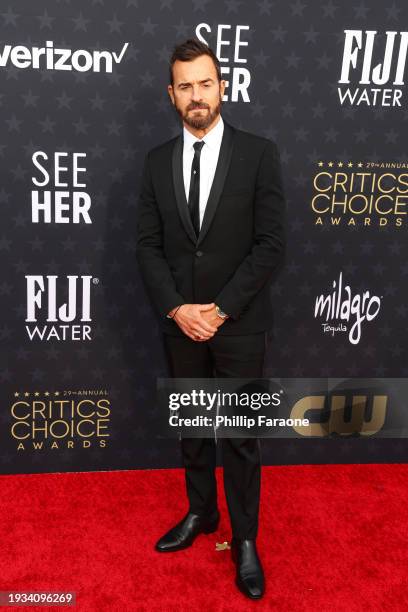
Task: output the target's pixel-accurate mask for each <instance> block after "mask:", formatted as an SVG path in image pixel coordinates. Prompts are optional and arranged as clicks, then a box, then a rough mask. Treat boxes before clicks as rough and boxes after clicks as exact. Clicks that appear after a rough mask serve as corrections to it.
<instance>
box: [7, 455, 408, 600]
mask: <svg viewBox="0 0 408 612" xmlns="http://www.w3.org/2000/svg"><path fill="white" fill-rule="evenodd" d="M218 477H219V481H218V482H219V491H220V492H221V495H220V508H221V512H222V522H221V524H220V529H219V531H218V532H217V533H215V534H211V535H209V536H199V538H198V539H197V540H196V542H195V543H194V545H193V547H192V548H190V549H187V550H184V551H179V552H177V553H173V554H167V555H166V554H159V553H156V552H154V550H153V544H154V542H155V541H156V539H157V538H158V537H159V536H160V535H162V534H163V532H164V531H165V530H167V528H169V527H170V526H172V525H173V523H174V522H175V521H176V520H179V519H180V518H181V517H182V516H183V514H184V512H185V510H186V502H185V493H184V477H183V472H182V471H181V470H149V471H130V472H98V473H75V474H39V475H21V476H1V477H0V478H1V494H0V504H1V505H0V511H1V546H2V554H1V556H0V581H1V583H0V590H3V591H4V590H24V589H25V590H35V589H38V590H40V589H43V590H53V589H54V590H57V591H61V590H72V591H76V593H77V606H76V608H56V607H52V608H39V607H31V608H18V609H22V610H42V609H52V610H61V609H68V610H69V609H76V610H79V611H81V612H82V611H85V612H88V611H93V610H95V611H98V612H104V611H118V612H119V611H121V612H125V611H126V612H127V611H132V610H146V611H147V610H149V611H150V610H163V611H165V612H173V611H187V610H188V611H190V610H191V611H194V610H203V609H207V610H210V611H213V610H214V611H218V610H219V611H226V610H231V611H232V610H234V612H235V611H238V612H239V611H241V610H242V611H243V610H248V609H252V608H253V609H258V610H276V611H278V612H282V611H286V610H290V611H291V612H300V611H302V610H307V611H313V612H315V611H319V612H329V611H330V612H332V611H335V612H338V611H341V612H343V611H344V612H354V611H364V612H367V611H377V610H378V611H380V610H381V611H388V610H389V611H392V612H397V611H400V610H401V611H402V610H404V611H405V610H407V609H408V587H407V568H408V527H407V508H408V488H407V478H408V466H407V465H405V464H404V465H402V464H393V465H323V466H315V465H314V466H312V465H306V466H287V467H268V468H263V480H262V504H261V516H260V525H261V527H260V532H259V537H258V549H259V552H260V555H261V558H262V560H263V564H264V568H265V573H266V578H267V592H266V594H265V597H264V598H263V599H262V600H260V601H255V602H252V601H250V600H247V599H246V598H245V597H244V596H243V595H241V594H240V593H239V591H237V590H236V588H235V586H234V584H233V577H234V567H233V565H232V562H231V560H230V554H229V551H228V550H226V551H221V552H216V551H215V543H216V542H217V541H218V542H222V541H224V540H227V539H229V538H230V531H229V521H228V516H227V512H226V507H225V500H224V495H223V490H222V486H221V483H222V480H221V477H222V473H221V471H219V474H218ZM10 609H11V608H10ZM13 609H15V610H17V608H13Z"/></svg>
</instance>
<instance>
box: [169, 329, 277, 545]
mask: <svg viewBox="0 0 408 612" xmlns="http://www.w3.org/2000/svg"><path fill="white" fill-rule="evenodd" d="M163 338H164V347H165V352H166V355H167V359H168V362H169V368H170V374H171V376H172V377H174V378H211V377H213V376H216V377H219V378H229V377H232V378H262V376H263V368H264V358H265V350H266V338H267V334H266V332H260V333H256V334H248V335H242V336H241V335H240V336H223V335H217V334H215V336H213V337H212V338H211V339H210V340H207V341H206V342H194V340H191V339H190V338H188V337H187V336H171V335H168V334H164V335H163ZM219 440H220V442H221V447H222V461H223V466H224V489H225V496H226V499H227V504H228V510H229V514H230V520H231V527H232V534H233V536H234V537H235V538H241V539H255V538H256V535H257V531H258V512H259V496H260V486H261V453H260V441H259V439H257V438H219ZM181 449H182V457H183V464H184V467H185V477H186V488H187V496H188V500H189V504H190V507H189V510H190V512H194V514H198V515H201V516H210V515H212V514H213V513H214V511H215V510H216V508H217V486H216V480H215V467H216V444H215V439H214V438H182V439H181Z"/></svg>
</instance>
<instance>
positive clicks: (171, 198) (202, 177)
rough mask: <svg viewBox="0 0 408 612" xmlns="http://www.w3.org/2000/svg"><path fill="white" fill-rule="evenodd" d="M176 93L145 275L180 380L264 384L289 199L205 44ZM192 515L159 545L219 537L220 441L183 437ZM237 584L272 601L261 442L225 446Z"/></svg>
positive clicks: (149, 164) (176, 81) (150, 198)
mask: <svg viewBox="0 0 408 612" xmlns="http://www.w3.org/2000/svg"><path fill="white" fill-rule="evenodd" d="M170 81H171V84H170V85H169V86H168V93H169V95H170V98H171V101H172V103H173V105H174V106H175V108H176V110H177V112H178V113H179V115H180V116H181V118H182V120H183V132H182V133H181V134H180V135H179V136H177V137H176V138H173V139H171V140H169V141H168V142H165V143H164V144H162V145H160V146H157V147H155V148H154V149H152V150H151V151H150V152H149V153H148V154H147V156H146V159H145V164H144V168H143V174H142V184H141V192H140V201H139V210H138V224H137V233H138V246H137V254H138V260H139V266H140V270H141V273H142V277H143V280H144V283H145V285H146V289H147V291H148V293H149V295H150V298H151V300H152V302H153V305H154V307H155V309H156V311H157V314H158V317H159V320H160V323H161V328H162V331H163V332H164V333H163V340H164V346H165V351H166V354H167V358H168V362H169V366H170V371H171V375H172V376H173V377H178V378H207V377H212V376H214V375H216V376H217V377H236V378H252V377H253V378H260V377H262V375H263V364H264V355H265V348H266V332H267V330H268V329H270V328H271V325H272V308H271V299H270V285H271V281H272V275H273V274H274V272H275V271H276V270H277V268H278V267H279V266H280V264H281V263H282V260H283V253H284V244H285V222H284V217H285V214H284V213H285V200H284V195H283V188H282V179H281V172H280V162H279V154H278V151H277V147H276V144H275V143H274V142H273V141H271V140H268V139H266V138H263V137H260V136H256V135H254V134H250V133H248V132H245V131H242V130H239V129H236V128H234V127H233V126H232V125H230V124H229V123H228V122H226V121H225V120H223V118H222V117H221V114H220V109H221V104H222V96H223V94H224V89H225V85H226V83H225V81H223V80H222V79H221V71H220V64H219V61H218V59H217V57H216V55H215V54H214V52H213V51H212V50H211V49H210V47H208V46H207V45H205V44H203V43H201V42H200V41H198V40H196V39H189V40H187V41H186V42H185V43H183V44H181V45H178V46H176V47H175V49H174V52H173V55H172V57H171V60H170ZM181 447H182V456H183V463H184V466H185V475H186V488H187V496H188V501H189V510H188V512H187V514H186V516H185V517H184V518H183V519H182V520H181V521H180V522H179V523H177V524H176V525H175V527H173V528H172V529H170V531H169V532H168V533H166V534H165V535H164V536H163V537H162V538H160V540H159V541H158V542H157V544H156V550H158V551H160V552H172V551H176V550H180V549H182V548H186V547H187V546H190V545H191V544H192V543H193V541H194V539H195V538H196V537H197V535H198V534H200V533H211V532H213V531H215V530H216V529H217V526H218V521H219V513H218V508H217V490H216V480H215V466H216V444H215V440H214V439H213V438H206V439H202V438H182V439H181ZM222 455H223V466H224V488H225V494H226V499H227V504H228V510H229V514H230V519H231V526H232V535H233V537H232V541H231V549H232V557H233V559H234V561H235V563H236V567H237V573H236V583H237V586H238V587H239V588H240V589H241V591H242V592H243V593H244V594H245V595H247V596H248V597H251V598H260V597H262V595H263V593H264V575H263V570H262V565H261V562H260V559H259V556H258V553H257V549H256V545H255V539H256V535H257V531H258V510H259V494H260V476H261V459H260V445H259V440H258V439H256V438H231V439H225V438H224V439H222Z"/></svg>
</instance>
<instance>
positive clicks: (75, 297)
mask: <svg viewBox="0 0 408 612" xmlns="http://www.w3.org/2000/svg"><path fill="white" fill-rule="evenodd" d="M25 278H26V289H27V316H26V323H27V324H28V325H26V331H27V334H28V337H29V339H30V340H35V339H38V340H40V341H45V342H48V341H49V340H52V339H55V340H59V341H61V340H92V338H91V325H89V323H91V321H92V319H91V286H92V283H91V280H92V281H93V284H94V285H96V284H98V282H99V279H97V278H92V276H74V275H72V276H66V277H63V278H62V279H61V278H59V277H58V276H54V275H49V276H42V275H26V277H25ZM64 293H65V295H66V294H67V295H68V298H67V300H66V302H64V303H62V304H61V301H62V300H63V299H64ZM58 298H59V300H60V301H58Z"/></svg>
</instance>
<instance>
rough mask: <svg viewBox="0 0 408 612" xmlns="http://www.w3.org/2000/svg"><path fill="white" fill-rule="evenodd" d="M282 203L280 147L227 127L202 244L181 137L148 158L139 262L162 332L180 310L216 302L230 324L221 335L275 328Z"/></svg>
mask: <svg viewBox="0 0 408 612" xmlns="http://www.w3.org/2000/svg"><path fill="white" fill-rule="evenodd" d="M285 208H286V205H285V199H284V194H283V187H282V178H281V169H280V161H279V154H278V150H277V146H276V144H275V143H274V142H273V141H272V140H269V139H267V138H263V137H261V136H256V135H254V134H250V133H248V132H245V131H243V130H239V129H236V128H234V127H233V126H231V125H230V124H229V123H227V122H226V121H225V120H224V133H223V138H222V143H221V148H220V153H219V157H218V163H217V168H216V172H215V176H214V180H213V184H212V187H211V190H210V194H209V197H208V201H207V206H206V210H205V214H204V219H203V222H202V226H201V230H200V235H199V237H198V240H197V239H196V237H195V233H194V229H193V226H192V223H191V219H190V213H189V210H188V206H187V200H186V195H185V190H184V181H183V133H181V134H180V135H179V136H177V137H176V138H173V139H171V140H169V141H167V142H165V143H164V144H162V145H159V146H157V147H155V148H154V149H152V150H151V151H149V153H148V154H147V156H146V159H145V163H144V168H143V173H142V182H141V191H140V198H139V205H138V215H137V257H138V261H139V267H140V270H141V274H142V277H143V280H144V283H145V286H146V288H147V291H148V293H149V296H150V298H151V300H152V302H153V305H154V306H155V309H156V311H157V314H158V315H159V320H160V322H161V327H162V330H163V331H164V332H165V333H168V334H175V335H184V334H183V332H182V331H181V330H180V328H179V327H178V325H177V323H176V322H175V321H172V320H171V319H168V318H167V317H166V315H167V313H168V312H170V310H171V309H172V308H174V307H175V306H178V305H180V304H185V303H189V304H193V303H198V304H206V303H210V302H215V303H216V304H218V306H219V307H220V308H221V309H222V310H223V311H224V312H226V313H228V314H229V315H230V318H229V319H228V320H227V321H226V322H225V323H223V325H221V326H220V328H219V329H218V331H217V334H222V335H224V334H228V335H232V334H249V333H256V332H261V331H264V330H267V329H269V328H270V327H271V326H272V317H273V313H272V300H271V295H270V285H271V281H272V277H273V274H274V272H275V271H276V270H277V268H278V266H279V265H280V264H281V263H282V259H283V255H284V247H285Z"/></svg>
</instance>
